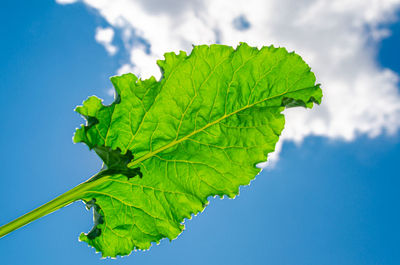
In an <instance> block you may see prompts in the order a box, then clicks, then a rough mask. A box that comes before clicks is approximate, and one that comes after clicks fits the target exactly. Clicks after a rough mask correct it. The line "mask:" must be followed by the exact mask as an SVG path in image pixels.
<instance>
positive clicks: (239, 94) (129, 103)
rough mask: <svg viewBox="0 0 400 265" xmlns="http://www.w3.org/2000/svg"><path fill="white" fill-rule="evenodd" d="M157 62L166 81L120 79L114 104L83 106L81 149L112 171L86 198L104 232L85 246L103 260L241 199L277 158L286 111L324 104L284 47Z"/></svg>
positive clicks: (199, 52)
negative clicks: (216, 203)
mask: <svg viewBox="0 0 400 265" xmlns="http://www.w3.org/2000/svg"><path fill="white" fill-rule="evenodd" d="M157 63H158V65H159V66H160V68H161V70H162V72H163V77H162V78H161V80H160V81H157V80H155V79H154V78H150V79H147V80H140V79H138V78H137V77H136V76H135V75H133V74H125V75H122V76H115V77H112V78H111V81H112V83H113V85H114V87H115V90H116V94H117V97H116V100H115V102H114V103H112V104H111V105H109V106H105V105H103V104H102V101H101V100H100V99H98V98H97V97H95V96H93V97H90V98H89V99H87V100H86V101H85V102H84V103H83V105H82V106H79V107H77V108H76V111H77V112H78V113H80V114H82V115H83V116H84V117H85V118H86V120H87V124H86V125H82V127H81V128H79V129H78V130H77V131H76V133H75V136H74V141H75V142H84V143H86V144H87V145H88V146H89V148H91V149H94V150H95V151H96V153H97V154H98V155H99V156H100V157H101V158H102V159H103V161H104V163H105V165H106V167H107V170H105V171H104V174H102V175H101V176H99V178H98V179H96V180H93V181H96V183H98V184H97V185H95V186H93V187H91V188H90V189H88V190H86V191H85V192H84V194H83V195H82V198H81V199H82V200H84V201H85V202H86V203H87V204H88V206H89V207H90V206H91V207H93V208H94V211H95V218H94V219H95V226H94V228H93V229H92V230H91V231H90V232H89V233H87V234H84V233H82V234H81V236H80V239H81V240H82V241H85V242H87V243H89V244H90V245H91V246H93V247H95V248H96V250H98V251H101V252H102V255H103V256H111V257H115V256H117V255H127V254H129V253H130V252H131V251H132V250H135V249H148V248H149V247H150V246H151V243H152V242H159V241H160V240H161V239H162V238H169V239H170V240H172V239H175V238H176V237H177V236H178V235H179V234H180V233H181V232H182V230H183V228H184V225H183V221H184V219H185V218H191V216H192V215H193V214H197V213H199V212H201V211H202V210H203V209H204V207H205V206H206V205H207V203H208V198H209V197H210V196H216V195H219V196H221V197H222V196H224V195H226V196H228V197H230V198H233V197H235V196H236V195H237V194H238V193H239V187H240V186H241V185H248V184H249V183H250V181H251V180H252V179H254V178H255V176H256V175H257V174H258V173H259V171H260V169H258V168H256V167H255V165H256V164H257V163H259V162H263V161H265V160H266V159H267V155H268V153H270V152H272V151H273V150H274V148H275V144H276V142H277V141H278V138H279V135H280V134H281V131H282V129H283V127H284V123H285V119H284V116H283V114H281V112H282V111H283V110H284V108H285V107H296V106H303V107H308V108H311V107H312V106H313V103H317V104H319V103H320V101H321V97H322V92H321V89H320V88H319V85H317V84H316V83H315V76H314V74H313V73H312V72H311V71H310V67H309V66H308V65H307V64H306V63H305V62H304V61H303V60H302V59H301V57H300V56H298V55H297V54H295V53H288V52H287V51H286V50H285V49H284V48H275V47H273V46H270V47H263V48H262V49H257V48H252V47H250V46H248V45H247V44H244V43H243V44H241V45H239V46H238V47H237V48H236V49H233V48H232V47H229V46H224V45H211V46H206V45H202V46H194V48H193V51H192V52H191V54H190V55H187V54H186V53H185V52H180V53H179V54H175V53H166V54H165V59H164V60H160V61H158V62H157Z"/></svg>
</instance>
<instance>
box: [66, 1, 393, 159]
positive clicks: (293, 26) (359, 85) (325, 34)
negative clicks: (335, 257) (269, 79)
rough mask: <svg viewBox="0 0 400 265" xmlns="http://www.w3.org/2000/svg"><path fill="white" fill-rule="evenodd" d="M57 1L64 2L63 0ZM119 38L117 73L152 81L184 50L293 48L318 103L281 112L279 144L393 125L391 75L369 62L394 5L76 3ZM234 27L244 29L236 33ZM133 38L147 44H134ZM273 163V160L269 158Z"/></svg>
mask: <svg viewBox="0 0 400 265" xmlns="http://www.w3.org/2000/svg"><path fill="white" fill-rule="evenodd" d="M64 1H65V0H64ZM83 2H84V3H85V4H87V5H88V6H90V7H92V8H94V9H96V10H98V12H99V14H100V15H101V16H103V17H104V18H105V19H106V20H107V21H108V23H109V24H110V25H111V26H112V27H114V28H117V29H119V30H120V31H121V32H122V36H121V37H122V39H123V41H124V43H125V48H126V49H128V50H129V51H130V57H131V58H130V64H126V65H123V66H122V67H121V69H120V70H119V71H118V72H119V73H122V72H125V71H133V72H134V73H136V74H140V75H141V76H142V77H148V76H149V75H155V76H156V77H159V76H160V72H159V70H158V69H157V67H156V65H155V60H156V59H159V58H162V55H163V53H164V52H167V51H178V50H186V51H190V50H191V45H192V44H204V43H215V42H220V43H222V44H227V45H233V46H236V45H237V44H238V42H240V41H245V42H247V43H249V44H250V45H256V46H259V47H260V46H263V45H270V44H274V45H275V46H284V47H287V48H288V50H295V51H296V52H297V53H299V54H300V55H301V56H302V57H303V58H304V59H305V61H306V62H308V63H309V64H310V65H311V66H312V69H313V71H314V72H315V73H316V76H317V78H318V81H319V82H320V83H321V84H322V87H323V91H324V99H323V104H322V105H321V106H320V107H318V108H315V109H313V110H311V111H310V110H302V109H298V108H296V109H295V111H294V110H293V111H292V110H290V109H289V110H287V111H286V114H287V115H286V116H287V123H286V124H287V126H286V129H285V131H284V134H283V135H282V139H283V140H292V141H296V142H301V141H302V140H303V139H304V137H306V136H309V135H319V136H324V137H328V138H333V139H344V140H348V141H350V140H353V139H354V138H355V137H357V136H358V135H361V134H363V135H368V136H370V137H375V136H377V135H380V134H382V133H389V134H390V133H394V132H396V131H397V130H398V129H399V127H400V95H399V91H398V87H397V86H398V82H399V77H398V75H397V74H396V73H394V72H393V71H391V70H390V69H383V68H381V67H380V66H379V64H378V63H377V62H376V58H375V55H376V53H377V51H376V49H377V48H376V47H377V44H378V43H379V41H381V39H382V38H384V37H387V36H388V34H389V31H388V29H387V26H388V24H390V23H391V22H393V21H394V20H395V19H396V17H395V14H396V12H397V11H398V10H399V7H400V0H297V1H294V0H269V1H263V0H231V1H226V0H187V1H178V0H164V1H163V0H137V1H133V0H112V1H111V0H83ZM237 21H239V22H240V21H242V22H243V21H244V22H246V23H248V26H246V27H244V28H243V27H238V25H237V23H238V22H237ZM137 37H139V38H141V39H144V40H145V41H147V42H148V43H149V44H150V45H151V46H150V52H148V47H146V45H143V44H140V43H139V44H138V43H137V42H136V43H135V39H137ZM275 157H276V155H275Z"/></svg>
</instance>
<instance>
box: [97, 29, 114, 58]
mask: <svg viewBox="0 0 400 265" xmlns="http://www.w3.org/2000/svg"><path fill="white" fill-rule="evenodd" d="M95 39H96V41H97V42H98V43H100V44H101V45H103V46H104V48H105V49H106V51H107V52H108V54H110V55H114V54H115V53H116V52H117V47H116V46H114V45H113V44H112V41H113V39H114V30H113V29H112V28H102V27H97V28H96V35H95Z"/></svg>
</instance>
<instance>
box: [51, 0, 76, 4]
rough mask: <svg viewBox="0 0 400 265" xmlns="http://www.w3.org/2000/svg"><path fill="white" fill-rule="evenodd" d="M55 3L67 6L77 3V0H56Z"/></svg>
mask: <svg viewBox="0 0 400 265" xmlns="http://www.w3.org/2000/svg"><path fill="white" fill-rule="evenodd" d="M56 2H57V3H58V4H60V5H67V4H73V3H76V2H78V0H56Z"/></svg>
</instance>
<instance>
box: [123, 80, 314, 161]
mask: <svg viewBox="0 0 400 265" xmlns="http://www.w3.org/2000/svg"><path fill="white" fill-rule="evenodd" d="M312 87H315V86H312ZM312 87H305V88H300V89H297V90H293V91H290V92H289V91H288V90H286V91H285V92H283V93H281V94H278V95H275V96H272V97H269V98H265V99H263V100H260V101H257V102H254V103H253V104H250V105H247V106H245V107H243V108H241V109H238V110H236V111H234V112H232V113H229V114H225V115H224V116H222V117H221V118H219V119H217V120H215V121H213V122H211V123H209V124H207V125H206V126H204V127H202V128H200V129H198V130H195V131H193V132H191V133H190V134H188V135H186V136H184V137H182V138H181V139H179V140H174V141H172V142H171V143H169V144H167V145H165V146H163V147H161V148H159V149H157V150H155V151H152V152H150V153H147V154H146V155H144V156H142V157H140V158H138V159H136V160H134V161H132V162H131V163H129V164H128V166H129V167H133V166H136V165H138V164H139V163H140V162H142V161H144V160H146V159H148V158H150V157H152V156H154V155H156V154H158V153H159V152H162V151H164V150H165V149H168V148H170V147H172V146H174V145H176V144H179V143H180V142H183V141H185V140H187V139H188V138H189V137H191V136H193V135H195V134H197V133H199V132H201V131H204V130H205V129H207V128H209V127H211V126H213V125H215V124H217V123H219V122H220V121H222V120H224V119H226V118H228V117H230V116H232V115H234V114H236V113H238V112H240V111H243V110H245V109H248V108H251V107H253V106H254V105H257V104H260V103H262V102H264V101H267V100H271V99H273V98H277V97H280V96H283V95H285V94H287V93H292V92H297V91H301V90H305V89H309V88H312Z"/></svg>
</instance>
